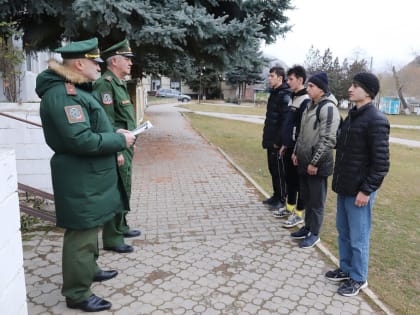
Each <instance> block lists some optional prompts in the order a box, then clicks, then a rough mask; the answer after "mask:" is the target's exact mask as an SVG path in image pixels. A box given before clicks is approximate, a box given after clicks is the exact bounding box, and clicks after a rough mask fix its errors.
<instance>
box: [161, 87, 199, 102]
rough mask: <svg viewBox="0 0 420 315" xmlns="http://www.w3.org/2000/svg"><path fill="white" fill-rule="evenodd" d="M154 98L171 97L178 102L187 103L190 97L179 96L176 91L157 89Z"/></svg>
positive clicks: (179, 93)
mask: <svg viewBox="0 0 420 315" xmlns="http://www.w3.org/2000/svg"><path fill="white" fill-rule="evenodd" d="M156 96H159V97H173V98H176V99H177V100H178V101H181V102H189V101H191V96H188V95H185V94H181V92H179V91H178V90H175V89H159V90H157V91H156Z"/></svg>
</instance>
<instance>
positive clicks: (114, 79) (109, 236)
mask: <svg viewBox="0 0 420 315" xmlns="http://www.w3.org/2000/svg"><path fill="white" fill-rule="evenodd" d="M101 57H102V58H103V59H104V60H105V61H106V66H107V70H106V71H105V73H104V74H103V75H102V76H101V78H100V79H99V80H97V81H96V82H95V84H94V95H95V97H96V98H97V99H98V100H99V102H100V103H101V105H102V107H103V108H104V109H105V112H106V113H107V115H108V117H109V120H110V121H111V123H112V125H113V126H114V128H123V129H128V130H132V129H134V128H136V127H137V126H136V119H135V113H134V106H133V103H132V101H131V99H130V95H129V93H128V91H127V86H126V83H125V81H124V78H125V77H126V76H127V75H129V74H130V72H131V66H132V65H133V63H132V60H131V58H132V57H133V53H132V51H131V48H130V45H129V42H128V40H127V39H125V40H123V41H121V42H119V43H117V44H115V45H113V46H111V47H109V48H108V49H106V50H104V51H103V52H102V54H101ZM133 155H134V147H130V148H127V149H125V150H123V151H121V152H120V153H119V155H118V165H119V171H120V174H121V177H122V179H123V183H124V187H125V190H126V192H127V195H128V197H129V198H130V196H131V175H132V160H133ZM128 210H129V209H126V210H125V211H124V213H120V214H117V215H116V216H115V221H114V222H113V223H114V224H108V225H106V226H104V229H103V243H104V249H107V250H113V251H116V252H119V253H121V252H128V251H130V247H131V246H129V245H125V244H124V245H122V244H121V238H122V236H123V237H136V236H139V235H140V231H139V230H130V229H129V227H128V224H127V220H126V214H127V212H128ZM111 223H112V222H111ZM131 251H132V247H131Z"/></svg>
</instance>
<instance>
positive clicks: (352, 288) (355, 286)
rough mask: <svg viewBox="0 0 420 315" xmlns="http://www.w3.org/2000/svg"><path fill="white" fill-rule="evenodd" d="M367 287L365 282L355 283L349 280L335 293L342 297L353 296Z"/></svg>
mask: <svg viewBox="0 0 420 315" xmlns="http://www.w3.org/2000/svg"><path fill="white" fill-rule="evenodd" d="M367 286H368V283H367V281H356V280H353V279H352V278H350V279H349V280H347V281H346V282H344V283H343V284H342V285H341V286H340V287H339V288H338V290H337V293H338V294H340V295H344V296H355V295H358V294H359V291H360V290H362V289H364V288H366V287H367Z"/></svg>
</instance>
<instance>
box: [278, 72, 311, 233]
mask: <svg viewBox="0 0 420 315" xmlns="http://www.w3.org/2000/svg"><path fill="white" fill-rule="evenodd" d="M305 81H306V70H305V68H304V67H302V66H300V65H295V66H293V67H291V68H290V69H289V70H288V71H287V84H288V85H289V87H290V89H291V90H292V91H293V95H292V102H291V103H290V104H289V111H288V115H287V119H286V123H285V125H284V128H283V145H282V147H281V149H280V154H281V155H282V156H283V159H284V164H285V168H286V187H287V202H286V210H284V211H281V212H274V213H273V215H274V216H275V217H277V218H282V217H285V216H289V217H288V219H287V220H286V221H285V222H284V223H283V227H286V228H291V227H294V226H296V225H298V224H300V223H303V211H304V208H305V207H304V203H303V198H302V196H301V194H300V193H299V174H298V172H297V166H295V165H293V162H292V154H293V150H294V147H295V144H296V139H297V137H298V135H299V131H300V122H301V120H302V114H303V112H304V111H305V109H306V107H307V105H308V104H309V102H310V101H311V99H310V97H309V96H308V93H307V92H306V88H305V86H304V84H305Z"/></svg>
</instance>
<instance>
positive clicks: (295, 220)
mask: <svg viewBox="0 0 420 315" xmlns="http://www.w3.org/2000/svg"><path fill="white" fill-rule="evenodd" d="M301 223H303V219H302V218H301V217H299V216H297V215H296V214H295V213H292V214H291V215H290V216H289V218H288V219H287V220H286V221H284V223H283V227H285V228H291V227H294V226H296V225H298V224H301Z"/></svg>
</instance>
